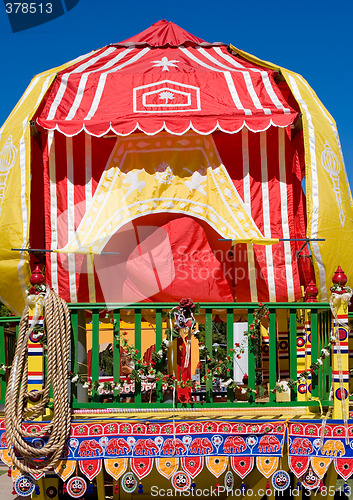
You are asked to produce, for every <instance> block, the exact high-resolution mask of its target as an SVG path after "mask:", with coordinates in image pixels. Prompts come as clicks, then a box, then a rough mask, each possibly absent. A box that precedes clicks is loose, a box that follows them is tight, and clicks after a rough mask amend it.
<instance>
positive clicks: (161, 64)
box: [152, 56, 179, 71]
mask: <svg viewBox="0 0 353 500" xmlns="http://www.w3.org/2000/svg"><path fill="white" fill-rule="evenodd" d="M152 62H153V63H155V64H154V65H153V66H154V67H156V66H159V67H161V68H162V71H169V66H172V67H174V68H177V67H178V66H177V65H176V64H175V63H177V62H179V61H177V60H176V59H170V60H169V59H168V57H165V56H164V57H162V59H161V60H160V61H152Z"/></svg>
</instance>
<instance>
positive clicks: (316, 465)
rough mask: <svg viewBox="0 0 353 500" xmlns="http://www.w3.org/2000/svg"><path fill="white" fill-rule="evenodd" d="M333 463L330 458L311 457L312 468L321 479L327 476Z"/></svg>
mask: <svg viewBox="0 0 353 500" xmlns="http://www.w3.org/2000/svg"><path fill="white" fill-rule="evenodd" d="M331 461H332V458H328V457H311V467H312V469H313V471H314V472H315V474H316V475H317V476H318V477H319V478H320V479H322V478H323V477H324V475H325V474H326V471H327V469H328V468H329V465H330V463H331Z"/></svg>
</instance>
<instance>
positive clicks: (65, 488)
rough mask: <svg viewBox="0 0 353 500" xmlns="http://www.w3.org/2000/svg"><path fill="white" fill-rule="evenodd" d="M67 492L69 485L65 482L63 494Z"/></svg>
mask: <svg viewBox="0 0 353 500" xmlns="http://www.w3.org/2000/svg"><path fill="white" fill-rule="evenodd" d="M66 493H67V486H66V483H64V484H63V495H66Z"/></svg>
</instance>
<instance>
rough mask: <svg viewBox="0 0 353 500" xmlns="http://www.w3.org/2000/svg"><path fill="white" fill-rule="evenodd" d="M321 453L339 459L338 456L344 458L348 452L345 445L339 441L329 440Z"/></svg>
mask: <svg viewBox="0 0 353 500" xmlns="http://www.w3.org/2000/svg"><path fill="white" fill-rule="evenodd" d="M321 453H322V454H323V455H327V456H328V457H337V456H338V454H340V456H341V457H342V456H343V455H344V454H345V453H346V450H345V447H344V444H343V443H342V442H341V441H339V440H338V439H329V440H328V441H326V443H325V444H324V446H323V447H322V449H321Z"/></svg>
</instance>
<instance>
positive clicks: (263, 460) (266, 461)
mask: <svg viewBox="0 0 353 500" xmlns="http://www.w3.org/2000/svg"><path fill="white" fill-rule="evenodd" d="M278 460H279V457H256V467H257V469H258V470H259V471H260V472H261V474H263V475H264V476H265V477H267V478H269V477H270V476H272V474H273V473H274V472H275V470H276V469H277V467H278Z"/></svg>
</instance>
